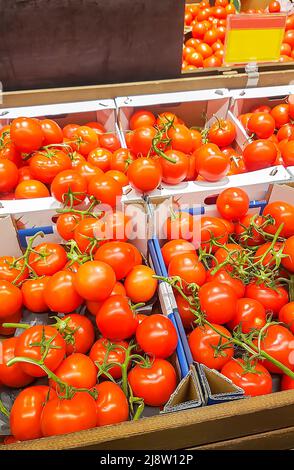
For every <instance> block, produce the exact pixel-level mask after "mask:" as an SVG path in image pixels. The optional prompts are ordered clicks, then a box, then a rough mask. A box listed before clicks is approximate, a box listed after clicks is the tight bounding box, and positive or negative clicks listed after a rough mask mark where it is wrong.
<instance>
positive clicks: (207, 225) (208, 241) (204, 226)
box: [193, 216, 228, 253]
mask: <svg viewBox="0 0 294 470" xmlns="http://www.w3.org/2000/svg"><path fill="white" fill-rule="evenodd" d="M194 221H195V223H194V238H193V242H194V243H195V245H196V247H198V246H199V244H200V245H201V247H202V248H203V249H206V250H207V252H209V251H210V250H211V252H212V253H214V252H215V251H216V250H217V249H218V246H215V245H213V243H212V241H213V240H214V239H215V240H217V242H218V243H221V244H225V243H227V241H228V230H227V227H226V225H225V224H224V223H223V222H222V220H221V219H220V218H218V217H211V216H201V217H199V216H194ZM199 235H200V239H199Z"/></svg>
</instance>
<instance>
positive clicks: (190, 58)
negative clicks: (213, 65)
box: [185, 48, 203, 67]
mask: <svg viewBox="0 0 294 470" xmlns="http://www.w3.org/2000/svg"><path fill="white" fill-rule="evenodd" d="M190 49H191V50H190V52H188V48H186V51H185V52H186V54H187V55H186V60H187V63H188V64H190V65H194V66H195V67H203V57H202V55H201V54H200V53H199V52H197V51H196V50H195V49H193V50H192V48H190Z"/></svg>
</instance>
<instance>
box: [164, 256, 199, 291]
mask: <svg viewBox="0 0 294 470" xmlns="http://www.w3.org/2000/svg"><path fill="white" fill-rule="evenodd" d="M168 275H169V277H173V276H179V277H180V278H181V279H182V282H183V287H184V289H185V291H186V292H189V290H190V289H189V284H197V286H202V285H203V284H204V283H205V281H206V271H205V268H204V266H203V264H202V263H200V262H199V261H198V256H197V255H196V254H194V253H183V254H180V255H177V256H175V257H174V258H173V259H172V260H171V262H170V264H169V266H168Z"/></svg>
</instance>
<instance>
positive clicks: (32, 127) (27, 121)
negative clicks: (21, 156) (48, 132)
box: [10, 117, 44, 153]
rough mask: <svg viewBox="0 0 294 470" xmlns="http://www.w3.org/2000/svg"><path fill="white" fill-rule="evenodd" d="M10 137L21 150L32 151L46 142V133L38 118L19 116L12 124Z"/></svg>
mask: <svg viewBox="0 0 294 470" xmlns="http://www.w3.org/2000/svg"><path fill="white" fill-rule="evenodd" d="M10 137H11V140H12V142H13V143H14V144H15V145H16V147H17V149H18V150H19V151H20V152H24V153H31V152H34V151H35V150H38V149H39V148H40V147H41V146H42V145H43V142H44V133H43V131H42V127H41V125H40V122H39V121H38V120H37V119H33V118H26V117H19V118H17V119H14V120H13V121H12V123H11V126H10Z"/></svg>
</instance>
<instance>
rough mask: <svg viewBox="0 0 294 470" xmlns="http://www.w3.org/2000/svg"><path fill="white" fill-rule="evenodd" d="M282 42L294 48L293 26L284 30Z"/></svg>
mask: <svg viewBox="0 0 294 470" xmlns="http://www.w3.org/2000/svg"><path fill="white" fill-rule="evenodd" d="M283 42H285V43H286V44H289V45H290V46H291V48H292V49H293V48H294V28H293V29H288V30H287V31H286V34H285V36H284V39H283Z"/></svg>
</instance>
